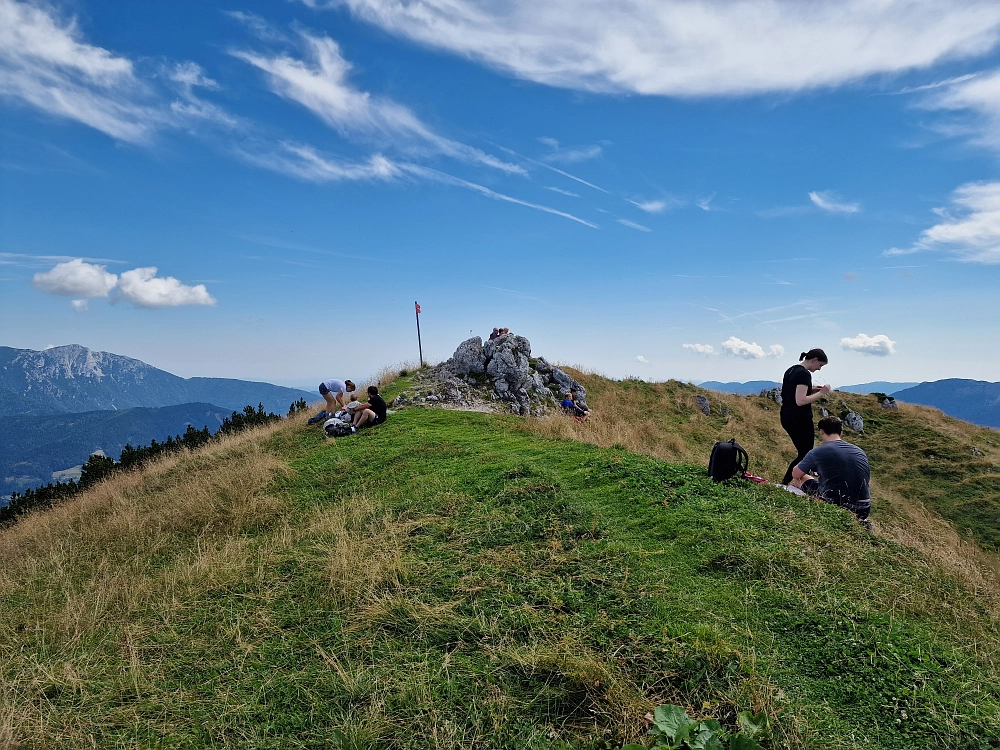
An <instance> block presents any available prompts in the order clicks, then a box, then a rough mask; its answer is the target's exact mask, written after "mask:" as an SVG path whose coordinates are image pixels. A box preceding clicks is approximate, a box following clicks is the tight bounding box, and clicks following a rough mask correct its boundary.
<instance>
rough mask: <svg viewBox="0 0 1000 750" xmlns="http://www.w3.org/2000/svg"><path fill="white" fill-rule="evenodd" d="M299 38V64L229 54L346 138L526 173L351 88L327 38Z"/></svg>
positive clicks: (280, 57)
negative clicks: (256, 69)
mask: <svg viewBox="0 0 1000 750" xmlns="http://www.w3.org/2000/svg"><path fill="white" fill-rule="evenodd" d="M299 38H300V39H301V43H302V47H303V53H304V58H302V59H300V58H297V57H293V56H292V55H291V54H289V53H287V52H286V53H280V54H273V53H271V54H262V53H255V52H249V51H246V50H233V51H232V52H231V54H232V55H233V56H234V57H236V58H238V59H240V60H243V61H244V62H246V63H249V64H250V65H253V66H254V67H255V68H258V69H259V70H261V71H263V72H264V73H265V74H266V76H267V81H268V83H269V84H270V87H271V90H272V91H273V92H274V93H275V94H277V95H278V96H281V97H282V98H284V99H288V100H289V101H293V102H296V103H297V104H300V105H302V106H303V107H305V108H306V109H308V110H309V111H310V112H312V113H313V114H314V115H316V116H317V117H319V118H320V119H321V120H322V121H323V122H325V123H326V124H327V125H329V126H330V127H332V128H334V129H335V130H337V131H338V132H339V133H340V134H341V135H343V136H344V137H346V138H350V139H355V140H358V139H360V140H365V141H370V142H374V143H376V144H377V145H378V146H380V147H383V148H385V147H393V148H397V149H399V150H400V151H402V152H404V153H409V154H414V153H417V152H421V151H424V152H425V151H431V152H434V153H440V154H444V155H445V156H449V157H452V158H455V159H460V160H462V161H466V162H472V163H478V164H482V165H485V166H488V167H493V168H495V169H499V170H501V171H503V172H507V173H510V174H526V172H525V170H524V168H523V167H521V166H519V165H517V164H510V163H508V162H505V161H502V160H501V159H498V158H497V157H495V156H492V155H490V154H487V153H485V152H483V151H481V150H480V149H477V148H473V147H472V146H468V145H466V144H464V143H460V142H458V141H454V140H451V139H449V138H445V137H443V136H441V135H439V134H437V133H435V132H434V131H433V130H431V129H430V128H429V127H428V126H427V125H425V124H424V123H423V122H422V121H421V120H420V118H418V117H417V115H416V114H414V113H413V111H411V110H410V109H409V108H408V107H405V106H403V105H402V104H399V103H398V102H395V101H393V100H392V99H389V98H386V97H378V96H373V95H372V94H371V93H369V92H367V91H362V90H360V89H359V88H357V87H355V86H354V85H353V84H352V83H351V82H350V81H349V74H350V71H351V64H350V63H349V62H348V61H347V60H346V59H345V58H344V56H343V55H342V54H341V52H340V46H339V45H338V44H337V43H336V42H335V41H334V40H333V39H331V38H330V37H327V36H315V35H313V34H309V33H306V32H300V33H299Z"/></svg>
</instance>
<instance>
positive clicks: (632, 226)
mask: <svg viewBox="0 0 1000 750" xmlns="http://www.w3.org/2000/svg"><path fill="white" fill-rule="evenodd" d="M615 221H617V222H618V223H619V224H621V225H622V226H623V227H628V228H629V229H638V230H639V231H640V232H652V231H653V230H652V229H650V228H649V227H646V226H643V225H642V224H639V223H637V222H634V221H630V220H629V219H615Z"/></svg>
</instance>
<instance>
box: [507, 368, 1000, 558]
mask: <svg viewBox="0 0 1000 750" xmlns="http://www.w3.org/2000/svg"><path fill="white" fill-rule="evenodd" d="M575 376H576V377H578V379H580V380H581V382H584V384H585V385H586V386H587V391H588V394H590V398H591V402H592V404H593V405H594V406H595V411H596V412H597V415H598V417H599V418H598V419H597V420H595V423H588V424H586V425H579V424H576V423H573V422H572V421H571V420H566V419H556V420H549V421H545V422H531V423H528V424H527V425H526V429H529V430H531V431H533V432H535V433H536V434H544V435H547V436H553V437H564V438H572V439H577V440H585V441H588V442H593V443H595V444H597V445H603V446H611V445H614V444H620V445H623V446H625V447H627V448H628V449H629V450H632V451H635V452H638V453H647V454H649V455H653V456H657V457H659V458H663V459H666V460H672V461H677V460H681V461H689V462H692V463H698V464H707V462H708V455H709V453H710V452H711V447H712V444H713V443H714V442H715V441H716V440H722V439H725V440H728V439H729V438H731V437H735V438H736V439H737V440H738V441H739V442H740V443H741V444H742V445H743V446H744V447H746V448H747V450H748V451H749V453H750V456H751V471H754V472H756V473H759V474H761V475H762V476H765V477H768V478H770V479H772V480H773V481H778V480H780V478H781V476H782V475H783V474H784V472H785V468H786V467H787V465H788V462H789V461H791V459H792V458H793V457H794V456H795V451H794V450H793V448H792V445H791V440H789V438H788V436H787V435H786V434H785V433H784V431H783V430H782V429H781V425H780V423H779V421H778V412H777V408H778V407H777V405H776V404H775V403H774V402H772V401H768V400H766V399H763V398H758V397H748V398H742V397H739V396H730V395H724V394H721V393H716V392H712V391H703V390H701V389H699V388H696V387H695V386H692V385H687V384H684V383H679V382H677V381H668V382H666V383H645V382H643V381H639V380H626V381H612V380H608V379H606V378H602V377H599V376H595V375H585V374H582V373H575ZM699 393H702V394H706V395H707V396H708V397H709V399H710V401H711V403H712V406H713V412H712V415H711V416H704V415H703V414H701V413H700V412H699V411H698V410H697V409H696V408H695V396H696V395H697V394H699ZM842 401H843V402H846V403H847V405H848V406H849V407H850V408H851V409H853V410H854V411H857V412H858V413H860V414H861V415H862V416H863V417H864V419H865V426H866V427H865V434H864V435H857V434H854V433H847V434H846V435H845V437H846V438H847V439H848V440H850V441H852V442H855V443H857V444H858V445H860V446H861V447H862V448H863V449H864V450H865V451H866V452H867V453H868V456H869V459H870V461H871V466H872V477H873V488H872V491H873V495H874V498H875V507H876V510H875V517H876V518H877V519H881V520H882V521H883V522H886V521H895V522H896V525H897V526H903V527H906V526H908V525H913V524H914V523H918V524H924V525H927V524H928V523H929V521H928V519H926V518H915V516H916V517H920V516H922V515H923V514H921V513H920V512H919V507H914V506H919V505H920V504H922V505H924V506H926V507H927V508H929V509H930V510H932V511H933V512H935V513H937V514H940V515H941V516H943V517H944V518H946V519H947V520H948V521H950V522H951V523H953V524H954V526H955V527H956V528H957V529H958V530H959V532H960V533H961V534H962V535H963V536H964V537H965V538H966V539H968V540H971V541H974V542H976V543H977V544H978V545H980V546H981V547H983V548H984V549H987V550H991V551H993V552H996V551H1000V448H998V447H997V446H998V444H1000V433H997V432H996V431H994V430H990V429H987V428H982V427H976V426H974V425H971V424H969V423H967V422H961V421H959V420H956V419H952V418H950V417H947V416H945V415H943V414H942V413H941V412H940V411H938V410H937V409H931V408H927V407H923V406H914V405H909V404H901V405H900V408H899V410H886V409H883V408H882V407H881V406H880V405H879V403H878V401H877V399H876V398H875V397H874V396H863V395H855V394H849V393H839V392H837V393H834V394H833V398H830V399H827V400H826V401H825V402H821V403H820V404H819V405H817V407H816V409H815V411H816V414H817V417H818V416H819V406H821V405H824V404H825V405H826V407H827V408H828V409H829V410H830V411H831V412H833V413H839V412H841V411H843V410H844V407H843V406H842ZM719 407H728V408H729V410H730V411H731V415H730V416H723V415H722V414H721V413H719ZM973 447H976V448H978V449H979V451H980V452H981V453H982V454H984V455H983V456H981V457H977V456H975V455H973ZM930 525H933V524H930ZM927 531H928V535H931V534H940V533H947V532H941V531H932V530H931V529H929V528H928V530H927Z"/></svg>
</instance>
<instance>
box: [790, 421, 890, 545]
mask: <svg viewBox="0 0 1000 750" xmlns="http://www.w3.org/2000/svg"><path fill="white" fill-rule="evenodd" d="M818 426H819V436H820V439H821V440H822V441H823V444H822V445H819V446H817V447H815V448H813V449H812V450H811V451H809V452H808V453H807V454H806V455H805V458H803V459H802V460H801V461H799V463H798V464H797V465H796V466H795V467H794V468H793V469H792V486H793V487H801V488H802V490H803V491H804V492H805V493H806V494H807V495H812V496H813V497H816V498H818V499H820V500H822V501H823V502H825V503H832V504H833V505H839V506H840V507H841V508H846V509H847V510H849V511H851V512H852V513H854V515H856V516H857V517H858V521H860V522H861V525H862V526H864V527H865V528H866V529H868V530H869V531H871V528H872V525H871V522H870V521H869V520H868V516H869V514H870V513H871V510H872V495H871V490H870V489H869V488H868V481H869V478H870V476H869V469H868V456H866V455H865V452H864V451H863V450H861V449H860V448H859V447H858V446H856V445H852V444H851V443H848V442H846V441H845V440H843V439H842V438H841V434H842V433H843V431H844V427H843V423H842V422H841V421H840V420H839V419H837V417H833V416H830V417H823V418H822V419H821V420H820V421H819V425H818ZM810 474H818V475H819V479H818V480H816V479H813V478H812V477H811V476H809V475H810Z"/></svg>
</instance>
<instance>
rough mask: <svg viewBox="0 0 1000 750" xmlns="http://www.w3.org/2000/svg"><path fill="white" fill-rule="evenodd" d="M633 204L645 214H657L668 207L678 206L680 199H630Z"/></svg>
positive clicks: (680, 202)
mask: <svg viewBox="0 0 1000 750" xmlns="http://www.w3.org/2000/svg"><path fill="white" fill-rule="evenodd" d="M629 203H631V204H632V205H633V206H638V207H639V208H641V209H642V210H643V211H645V212H646V213H647V214H659V213H663V212H664V211H665V210H666V209H668V208H675V207H676V206H680V205H681V204H682V201H678V200H674V199H671V200H669V201H665V200H659V201H633V200H630V201H629Z"/></svg>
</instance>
